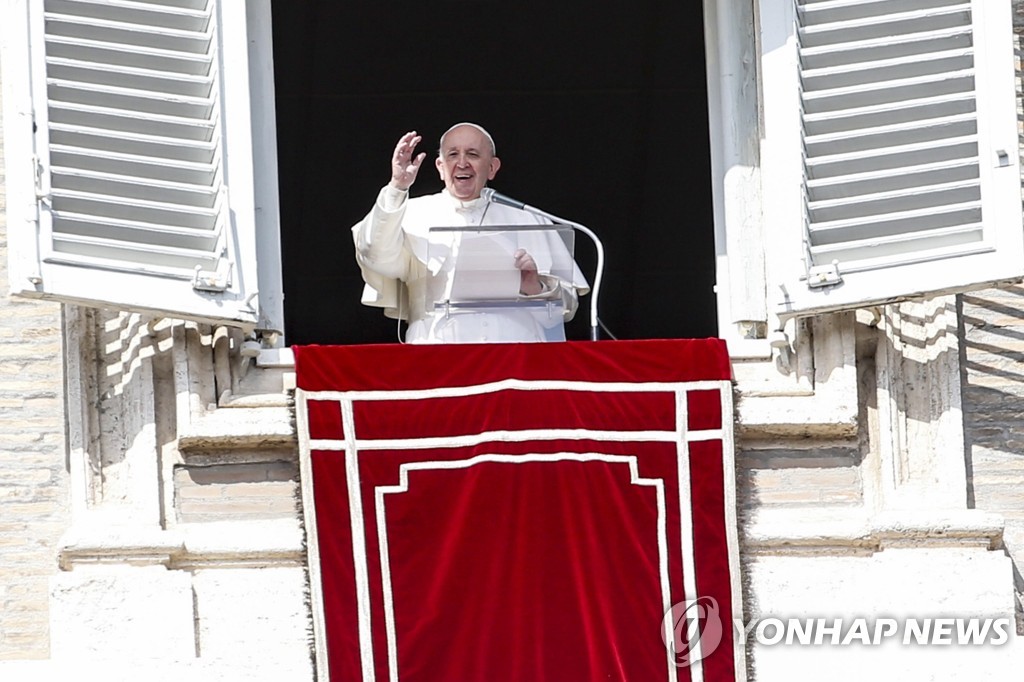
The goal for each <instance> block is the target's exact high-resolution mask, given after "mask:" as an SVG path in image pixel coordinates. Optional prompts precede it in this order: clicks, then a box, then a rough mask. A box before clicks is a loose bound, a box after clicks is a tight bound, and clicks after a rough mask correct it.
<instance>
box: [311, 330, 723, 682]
mask: <svg viewBox="0 0 1024 682" xmlns="http://www.w3.org/2000/svg"><path fill="white" fill-rule="evenodd" d="M295 353H296V372H297V383H298V389H299V390H298V391H297V402H298V404H299V415H300V417H303V419H300V424H299V428H300V432H301V433H302V435H303V456H304V458H307V459H306V462H307V464H308V467H307V468H306V471H310V472H311V473H312V483H313V485H312V488H313V501H312V502H313V505H314V510H315V516H316V524H315V528H312V529H310V534H311V536H312V537H311V542H310V546H311V548H313V549H314V550H315V552H316V553H317V554H318V559H319V573H320V585H318V586H315V587H314V589H319V590H320V594H321V595H322V600H323V623H324V628H325V634H326V641H327V648H328V659H329V667H330V671H331V679H332V680H367V679H370V678H371V677H372V678H375V679H379V680H388V679H400V680H410V681H416V680H423V681H427V680H429V681H434V680H444V681H475V680H480V681H484V680H486V681H488V682H498V681H502V680H508V681H509V682H511V681H522V680H536V681H552V682H554V681H558V682H567V681H574V680H638V681H642V682H649V681H653V680H690V679H703V680H709V681H711V680H714V681H717V680H733V679H735V678H736V676H735V672H736V667H737V665H738V663H737V661H739V660H740V659H741V654H740V657H739V658H738V657H737V656H736V655H734V654H735V653H736V652H734V650H733V636H732V629H731V623H732V618H733V617H734V613H733V612H734V609H735V608H737V607H738V604H739V601H738V600H739V595H738V594H735V587H734V586H735V585H736V584H738V581H737V580H736V575H735V571H736V560H737V555H736V547H735V515H734V509H732V507H733V505H734V502H733V498H732V495H731V491H732V489H733V486H734V480H733V474H732V462H731V459H730V458H731V456H732V452H731V428H732V425H731V424H732V423H731V416H732V415H731V414H729V413H728V406H729V405H731V402H730V400H729V398H728V393H729V391H730V384H729V379H730V368H729V360H728V354H727V353H726V350H725V347H724V344H723V343H722V342H721V341H719V340H715V339H705V340H675V341H637V342H601V343H572V342H570V343H561V344H503V345H467V346H346V347H341V346H339V347H320V346H304V347H297V348H296V349H295ZM306 503H307V504H309V503H310V501H309V500H307V501H306ZM311 558H313V559H315V558H316V557H311ZM698 596H700V597H712V598H714V599H715V600H716V601H717V603H718V604H719V606H720V608H721V612H720V616H721V620H722V622H723V623H725V624H726V625H725V627H724V628H723V640H722V643H721V644H720V645H719V646H718V648H717V649H715V650H714V651H713V652H711V653H707V652H705V656H704V658H703V659H702V660H701V661H700V662H699V664H697V665H696V666H677V665H676V660H675V658H674V657H673V655H672V654H671V653H670V652H668V651H667V650H666V648H665V646H664V645H663V642H662V629H663V625H662V617H663V614H664V613H665V610H666V609H667V608H668V606H669V605H671V604H673V603H677V602H681V601H683V600H688V599H695V598H697V597H698Z"/></svg>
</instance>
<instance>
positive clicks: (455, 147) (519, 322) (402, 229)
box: [352, 123, 589, 343]
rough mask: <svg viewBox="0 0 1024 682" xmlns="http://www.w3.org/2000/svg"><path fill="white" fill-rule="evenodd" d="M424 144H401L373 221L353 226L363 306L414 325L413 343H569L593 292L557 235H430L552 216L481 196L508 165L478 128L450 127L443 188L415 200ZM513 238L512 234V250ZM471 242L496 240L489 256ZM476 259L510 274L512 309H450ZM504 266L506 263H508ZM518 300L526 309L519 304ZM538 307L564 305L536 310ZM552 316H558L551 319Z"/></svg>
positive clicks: (444, 142)
mask: <svg viewBox="0 0 1024 682" xmlns="http://www.w3.org/2000/svg"><path fill="white" fill-rule="evenodd" d="M421 139H422V138H421V137H420V136H419V135H417V134H416V132H415V131H414V132H409V133H406V134H405V135H403V136H402V138H401V139H400V140H399V141H398V144H397V145H396V146H395V152H394V154H393V155H392V158H391V181H390V182H389V183H388V184H387V185H385V186H384V187H383V188H382V189H381V191H380V193H379V194H378V195H377V201H376V202H375V203H374V206H373V209H372V210H371V211H370V213H369V214H368V215H367V216H366V217H365V218H364V219H363V220H362V221H360V222H359V223H358V224H356V225H354V226H353V227H352V237H353V240H354V241H355V247H356V261H357V262H358V263H359V268H360V270H361V271H362V275H363V280H364V281H365V282H366V287H365V290H364V292H363V303H365V304H367V305H372V306H378V307H382V308H384V309H385V315H387V316H388V317H395V318H400V319H405V320H408V322H409V328H408V331H407V332H406V341H408V342H409V343H477V342H517V341H546V340H549V339H557V338H564V337H563V336H562V324H563V322H564V321H567V320H569V319H572V316H573V314H574V313H575V312H576V307H577V299H578V297H579V296H581V295H583V294H586V293H587V291H588V290H589V289H588V285H587V282H586V280H585V279H584V278H583V275H582V273H581V272H580V271H579V268H578V267H577V266H576V264H575V262H573V260H572V256H571V254H570V253H569V250H568V248H567V247H566V245H565V243H564V242H563V241H562V239H561V238H560V237H559V235H558V233H557V232H556V231H555V230H553V229H552V230H545V229H539V230H527V231H518V232H514V233H507V232H502V233H496V234H494V235H493V236H490V237H489V236H488V234H489V233H481V232H471V233H462V234H460V233H458V232H453V231H437V230H434V231H431V230H430V228H439V227H441V228H445V227H456V228H461V227H469V226H474V225H509V226H513V225H514V226H523V225H526V226H528V225H544V224H549V221H548V220H547V219H546V218H543V217H540V216H537V215H534V214H532V213H528V212H526V211H522V210H520V209H517V208H513V207H510V206H505V205H502V204H496V203H493V202H490V201H488V200H487V199H484V198H481V196H480V193H481V190H483V188H484V186H485V185H486V184H487V181H488V180H493V179H494V176H495V174H496V173H497V172H498V168H500V167H501V161H500V160H499V159H498V157H497V156H496V155H495V147H494V140H493V139H492V138H491V136H490V134H489V133H488V132H487V131H486V130H484V129H483V128H481V127H480V126H478V125H476V124H474V123H459V124H456V125H454V126H452V127H451V128H449V129H448V131H447V132H445V134H444V135H442V136H441V144H440V147H439V151H438V157H437V160H436V162H435V163H436V165H437V171H438V173H439V174H440V176H441V180H442V181H444V187H445V188H444V190H442V191H441V192H439V193H438V194H432V195H429V196H424V197H417V198H413V199H410V198H409V188H410V187H411V186H412V184H413V182H415V181H416V175H417V174H418V173H419V169H420V165H421V164H422V163H423V160H424V159H425V158H426V154H425V153H420V154H416V153H415V150H416V145H418V144H419V143H420V141H421ZM509 234H512V235H513V237H512V239H513V240H514V243H513V241H510V239H509V237H508V236H507V235H509ZM470 235H476V236H478V237H479V236H483V237H485V238H486V239H490V240H491V241H490V242H489V244H490V248H485V249H484V251H480V246H477V247H474V249H471V248H470V246H471V244H470V241H469V240H470V239H471V236H470ZM502 235H506V236H504V237H503V236H502ZM502 243H504V244H505V245H506V246H507V249H506V251H507V253H503V252H502V251H501V244H502ZM483 246H485V247H486V244H483ZM470 251H474V252H475V253H478V254H479V253H484V252H486V254H487V255H486V256H485V257H489V258H490V259H491V262H492V264H495V265H496V267H494V269H493V273H494V278H495V279H507V276H508V274H509V273H512V277H513V278H514V279H513V281H512V286H513V290H512V291H511V292H510V296H509V298H510V299H511V301H512V303H513V305H510V306H505V307H494V306H490V305H480V306H468V307H467V306H463V307H459V306H456V307H450V306H446V305H445V302H446V301H453V300H457V299H460V298H462V297H464V296H465V282H464V281H461V282H460V277H464V276H465V272H464V270H465V267H464V264H465V263H466V262H467V259H468V257H469V256H468V254H469V253H470ZM460 252H461V254H462V255H463V271H461V272H460V270H459V267H458V264H459V258H458V257H459V255H460ZM495 254H497V256H495ZM495 258H496V259H497V261H496V262H495V260H494V259H495ZM505 259H507V263H505V262H503V261H504V260H505ZM502 269H504V270H507V272H506V273H505V275H504V276H500V275H501V272H502ZM516 272H517V273H518V274H516ZM477 274H480V273H477ZM484 274H486V273H484ZM485 284H488V285H491V284H496V283H485ZM497 284H500V283H497ZM516 285H517V288H518V291H516V290H515V289H516ZM460 287H462V290H461V292H460V290H459V289H460ZM470 298H472V296H471V295H470ZM481 298H486V296H481ZM516 300H518V301H520V302H522V303H523V304H524V305H515V304H514V303H515V301H516ZM539 302H541V303H542V302H554V303H559V304H560V305H557V306H551V305H538V303H539ZM530 304H532V305H530ZM551 310H556V311H558V312H557V313H556V314H554V315H552V313H551Z"/></svg>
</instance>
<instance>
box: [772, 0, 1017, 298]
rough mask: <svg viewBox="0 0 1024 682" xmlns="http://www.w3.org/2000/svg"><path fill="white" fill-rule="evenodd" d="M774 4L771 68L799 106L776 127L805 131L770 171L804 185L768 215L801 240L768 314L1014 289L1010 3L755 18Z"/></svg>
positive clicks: (818, 3) (871, 6)
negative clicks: (780, 30)
mask: <svg viewBox="0 0 1024 682" xmlns="http://www.w3.org/2000/svg"><path fill="white" fill-rule="evenodd" d="M780 2H786V3H790V6H789V7H786V8H780V7H779V4H780ZM794 2H795V5H793V4H792V3H794ZM768 4H774V5H775V9H776V10H780V9H782V10H785V14H786V15H788V16H789V17H790V18H791V20H792V25H791V27H790V28H789V35H788V39H787V40H786V41H785V43H784V44H783V42H782V41H780V40H775V41H774V45H777V47H775V49H778V50H780V54H781V55H784V54H785V53H786V51H787V50H788V51H790V55H789V59H785V58H779V57H780V55H774V57H772V56H769V55H766V60H767V61H768V62H769V65H770V67H771V68H775V69H779V68H781V67H782V65H784V64H789V65H791V66H792V67H793V68H794V70H795V87H796V88H797V90H798V93H799V94H798V97H797V98H794V99H793V100H791V104H792V105H794V106H792V107H791V108H792V109H796V111H792V113H791V114H787V113H786V112H778V113H776V114H775V115H773V116H772V119H771V120H774V121H775V122H776V123H779V122H780V121H783V120H785V118H786V116H787V115H789V116H791V117H792V118H793V119H794V120H793V123H794V124H795V125H796V126H797V127H798V130H799V133H798V135H797V136H794V137H793V138H792V141H793V143H794V144H795V148H796V152H795V153H794V154H793V155H791V156H786V155H779V156H777V157H776V158H782V159H785V160H786V162H787V163H790V164H791V165H790V166H789V167H788V168H787V169H786V171H785V175H786V176H787V177H788V178H791V179H795V178H799V180H798V181H797V182H795V183H793V182H792V180H790V185H789V188H788V189H785V188H784V189H781V193H782V194H783V195H784V197H782V198H779V199H778V204H779V206H777V207H776V208H777V210H776V213H775V214H774V215H775V217H776V218H780V219H782V220H784V221H785V223H786V225H785V227H786V229H790V230H791V233H797V238H798V239H799V244H798V245H797V244H796V239H791V240H790V242H789V246H791V247H793V248H792V249H791V252H793V251H797V252H799V256H798V257H795V258H791V259H790V260H789V261H788V262H787V263H786V265H785V266H784V268H783V269H782V272H783V276H782V278H781V279H782V283H781V286H780V287H779V288H778V290H779V291H781V296H780V298H779V300H778V301H776V303H777V304H778V305H777V308H776V309H777V311H778V312H779V313H780V314H781V315H783V316H785V315H788V314H793V313H807V312H819V311H824V310H835V309H841V308H847V307H856V306H861V305H866V304H871V303H879V302H885V301H892V300H898V299H901V298H907V297H912V296H917V295H922V294H934V293H942V292H950V291H962V290H966V289H970V288H976V287H981V286H988V285H991V284H995V283H1001V282H1009V281H1017V280H1020V279H1021V277H1022V276H1024V231H1022V224H1021V193H1020V168H1019V151H1018V137H1017V120H1016V98H1015V84H1014V70H1013V69H1014V61H1013V38H1012V32H1011V16H1010V3H1009V2H1006V1H1004V0H975V1H974V2H971V1H970V0H778V1H776V0H769V1H768V2H767V3H763V4H762V16H764V11H765V9H766V6H767V5H768ZM772 46H773V43H772V42H771V41H770V42H769V49H770V48H771V47H772ZM773 59H774V61H773ZM775 77H776V80H775V81H773V82H774V83H776V84H777V83H779V82H781V80H782V79H781V78H779V77H778V74H777V73H776V74H775ZM776 87H777V85H776ZM773 101H775V102H777V103H778V102H782V101H785V98H776V99H772V98H766V102H768V103H771V102H773ZM766 119H769V115H768V113H767V112H766ZM770 132H771V131H770V130H769V133H770ZM765 170H766V173H771V172H773V171H774V170H777V169H775V168H769V167H768V166H767V165H766V168H765ZM794 187H796V188H798V190H794V189H793V188H794ZM769 201H773V199H771V198H769ZM791 228H792V229H791Z"/></svg>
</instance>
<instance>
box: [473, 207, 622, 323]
mask: <svg viewBox="0 0 1024 682" xmlns="http://www.w3.org/2000/svg"><path fill="white" fill-rule="evenodd" d="M480 197H481V198H482V199H486V200H487V201H489V202H491V203H495V204H504V205H505V206H511V207H512V208H518V209H519V210H521V211H526V212H527V213H533V214H534V215H539V216H541V217H543V218H547V219H548V220H550V221H551V222H553V223H557V224H560V225H568V226H569V227H571V228H573V229H574V230H579V231H580V232H582V233H583V234H585V235H587V236H588V237H590V241H592V242H594V247H595V248H596V249H597V272H596V273H595V274H594V286H593V287H591V292H590V340H591V341H597V339H598V336H599V332H598V319H597V294H598V292H599V291H600V290H601V276H602V275H603V274H604V246H603V245H602V244H601V240H600V239H598V237H597V235H596V234H594V232H593V231H592V230H591V229H590V228H589V227H585V226H584V225H580V224H579V223H575V222H573V221H571V220H566V219H565V218H559V217H558V216H556V215H554V214H552V213H548V212H547V211H542V210H541V209H539V208H536V207H534V206H530V205H529V204H526V203H524V202H522V201H519V200H517V199H513V198H512V197H507V196H505V195H504V194H501V193H500V192H495V191H494V190H493V189H491V188H490V187H484V188H483V189H482V190H480Z"/></svg>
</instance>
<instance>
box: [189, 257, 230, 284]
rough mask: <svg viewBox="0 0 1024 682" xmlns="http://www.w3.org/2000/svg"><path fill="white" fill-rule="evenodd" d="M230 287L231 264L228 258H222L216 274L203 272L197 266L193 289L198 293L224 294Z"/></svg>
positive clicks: (193, 278) (207, 271)
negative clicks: (212, 292)
mask: <svg viewBox="0 0 1024 682" xmlns="http://www.w3.org/2000/svg"><path fill="white" fill-rule="evenodd" d="M230 286H231V262H230V261H229V260H228V259H227V258H223V257H221V258H220V259H219V260H218V262H217V270H216V272H211V271H210V270H203V269H202V268H201V267H200V266H198V265H197V266H196V269H195V273H194V274H193V275H192V288H193V289H195V290H196V291H214V292H223V291H227V289H228V287H230Z"/></svg>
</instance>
